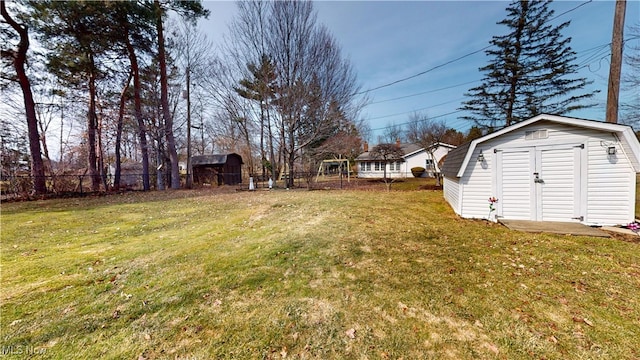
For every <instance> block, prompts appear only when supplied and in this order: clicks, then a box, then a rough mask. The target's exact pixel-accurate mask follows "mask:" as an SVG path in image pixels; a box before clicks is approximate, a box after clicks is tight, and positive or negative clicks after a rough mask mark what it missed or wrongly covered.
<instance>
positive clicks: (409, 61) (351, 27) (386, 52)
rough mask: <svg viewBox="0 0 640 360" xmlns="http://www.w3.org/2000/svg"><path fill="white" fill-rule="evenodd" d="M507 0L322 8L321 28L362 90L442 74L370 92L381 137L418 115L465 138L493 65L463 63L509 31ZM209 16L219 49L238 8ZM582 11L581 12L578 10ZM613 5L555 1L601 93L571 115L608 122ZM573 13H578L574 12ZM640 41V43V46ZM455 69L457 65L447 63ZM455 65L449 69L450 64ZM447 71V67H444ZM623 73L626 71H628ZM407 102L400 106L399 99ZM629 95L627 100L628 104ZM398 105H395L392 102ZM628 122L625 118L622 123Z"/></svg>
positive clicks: (637, 12) (631, 11)
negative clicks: (467, 101)
mask: <svg viewBox="0 0 640 360" xmlns="http://www.w3.org/2000/svg"><path fill="white" fill-rule="evenodd" d="M508 4H509V2H507V1H411V2H405V1H402V2H400V1H318V2H315V3H314V7H315V9H316V11H317V15H318V21H319V22H320V23H323V24H325V25H326V26H327V27H328V29H329V30H330V31H331V33H332V34H333V36H334V37H335V38H336V40H337V41H338V43H339V44H340V45H341V47H342V52H343V55H344V56H345V57H347V58H349V59H350V60H351V62H352V64H353V66H354V68H355V70H356V72H357V74H358V81H359V83H360V84H361V86H362V89H363V90H367V89H372V88H376V87H379V86H382V85H385V84H388V83H390V82H393V81H397V80H399V79H403V78H406V77H409V76H412V75H416V74H419V73H421V72H424V71H427V70H429V69H431V68H434V67H438V68H437V69H434V70H432V71H429V72H427V73H425V74H424V75H420V76H416V77H414V78H412V79H410V80H407V81H403V82H400V83H398V84H395V85H393V86H388V87H384V88H382V89H379V90H375V91H371V92H369V95H368V96H369V99H370V104H369V105H368V106H366V107H365V109H364V110H363V112H362V114H361V116H362V117H363V118H364V119H365V120H366V121H367V122H368V123H369V124H370V126H371V128H372V129H373V130H374V138H373V139H370V140H375V136H377V134H380V133H381V132H383V131H384V129H383V128H384V127H386V126H388V125H390V124H398V125H400V124H402V123H404V122H406V121H407V120H408V119H409V116H410V114H411V113H412V112H414V111H420V112H422V113H426V114H427V115H428V116H429V117H431V118H436V119H438V120H442V121H444V122H445V123H446V125H447V126H449V127H451V128H455V129H458V130H460V131H466V130H467V129H468V128H469V126H470V125H471V124H469V123H468V122H467V121H464V120H461V119H459V116H460V115H461V113H459V112H458V113H454V112H456V111H457V109H458V108H459V107H460V105H461V101H463V100H464V93H465V92H466V91H467V90H468V89H469V88H471V87H473V86H476V85H478V84H479V83H480V80H481V79H482V74H481V73H480V72H479V71H478V68H479V67H481V66H484V65H486V64H487V61H488V58H487V57H486V55H485V54H484V52H483V51H480V52H477V53H476V54H474V55H469V56H466V57H464V59H461V60H458V61H454V62H451V61H452V60H455V59H457V58H460V57H462V56H465V55H468V54H470V53H473V52H476V51H478V50H480V49H482V48H484V47H485V46H487V45H489V41H490V40H491V37H492V36H493V35H500V34H503V33H505V32H506V31H507V29H506V28H505V27H504V26H499V25H497V24H496V22H498V21H500V20H502V19H504V18H505V16H506V11H505V8H506V7H507V5H508ZM204 5H205V6H206V7H207V8H208V9H210V10H211V16H210V17H209V19H208V20H206V21H201V23H200V27H201V29H202V31H203V32H205V33H206V34H207V36H208V37H209V38H210V39H211V40H213V41H214V42H219V41H220V39H221V38H222V36H223V35H224V34H226V33H227V24H228V23H229V22H230V21H231V19H232V17H233V16H234V14H235V11H236V10H235V9H236V7H235V4H234V3H233V2H217V1H205V2H204ZM580 5H582V6H580ZM614 5H615V2H613V1H590V2H589V1H588V0H587V1H555V2H553V3H552V4H551V6H550V8H551V9H553V10H555V14H556V15H560V14H562V13H564V12H567V11H568V12H567V13H566V14H564V15H561V16H560V17H558V18H557V19H556V20H554V22H553V23H554V24H559V23H561V22H563V21H567V20H571V25H570V26H569V27H568V28H567V29H566V31H565V32H564V35H565V36H567V37H571V38H572V41H571V47H572V48H573V50H574V51H576V52H577V60H576V63H577V64H579V65H580V66H582V69H581V70H580V76H583V77H586V78H588V79H589V80H593V84H592V85H590V86H589V88H588V89H599V90H601V92H600V94H598V95H597V98H596V100H595V101H596V102H597V103H598V106H596V107H595V108H592V109H589V110H583V111H578V112H574V113H571V114H570V115H571V116H576V117H582V118H588V119H594V120H604V115H605V103H606V96H607V77H608V72H609V59H610V55H609V54H610V51H609V48H608V47H607V44H609V43H610V42H611V30H612V23H613V14H614ZM572 9H573V10H572ZM638 22H640V1H637V0H634V1H628V2H627V11H626V25H630V24H634V23H635V24H637V23H638ZM635 41H638V40H635ZM449 62H451V63H449ZM447 63H449V64H447ZM445 64H446V65H445ZM623 72H624V68H623ZM400 97H402V99H397V98H400ZM625 98H629V94H622V100H621V101H624V100H625ZM393 99H396V100H393ZM621 120H622V119H621Z"/></svg>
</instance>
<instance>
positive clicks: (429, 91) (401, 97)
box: [367, 80, 481, 105]
mask: <svg viewBox="0 0 640 360" xmlns="http://www.w3.org/2000/svg"><path fill="white" fill-rule="evenodd" d="M478 81H481V80H473V81H467V82H465V83H461V84H456V85H451V86H446V87H443V88H439V89H434V90H427V91H423V92H419V93H414V94H409V95H404V96H399V97H395V98H392V99H385V100H380V101H374V102H372V103H369V104H367V105H374V104H381V103H384V102H389V101H395V100H402V99H406V98H410V97H414V96H420V95H424V94H429V93H434V92H438V91H442V90H449V89H453V88H456V87H459V86H463V85H469V84H473V83H475V82H478Z"/></svg>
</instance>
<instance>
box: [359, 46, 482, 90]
mask: <svg viewBox="0 0 640 360" xmlns="http://www.w3.org/2000/svg"><path fill="white" fill-rule="evenodd" d="M490 47H491V45H487V46H485V47H483V48H482V49H480V50H476V51H473V52H470V53H468V54H465V55H462V56H460V57H458V58H455V59H453V60H449V61H447V62H445V63H443V64H440V65H436V66H434V67H432V68H429V69H427V70H425V71H421V72H419V73H417V74H414V75H411V76H407V77H405V78H402V79H399V80H395V81H392V82H390V83H387V84H384V85H380V86H377V87H374V88H371V89H367V90H364V91H360V92H357V93H355V94H354V95H360V94H365V93H368V92H371V91H375V90H380V89H382V88H386V87H389V86H392V85H395V84H397V83H401V82H403V81H407V80H410V79H413V78H416V77H418V76H422V75H424V74H426V73H429V72H431V71H433V70H436V69H439V68H441V67H444V66H447V65H449V64H452V63H454V62H456V61H459V60H462V59H464V58H467V57H469V56H471V55H475V54H477V53H479V52H481V51H484V50H486V49H488V48H490Z"/></svg>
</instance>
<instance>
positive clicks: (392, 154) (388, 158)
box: [369, 142, 404, 191]
mask: <svg viewBox="0 0 640 360" xmlns="http://www.w3.org/2000/svg"><path fill="white" fill-rule="evenodd" d="M369 155H370V156H371V158H372V159H375V160H378V161H380V162H382V166H383V174H384V175H383V180H384V183H385V184H386V185H387V191H390V190H391V184H392V183H393V182H394V181H395V180H396V179H393V178H391V179H389V178H387V165H388V164H390V163H392V162H403V161H404V159H403V156H404V152H403V151H402V148H401V147H400V144H399V143H397V142H396V143H383V144H378V145H376V146H374V147H373V149H371V151H370V152H369Z"/></svg>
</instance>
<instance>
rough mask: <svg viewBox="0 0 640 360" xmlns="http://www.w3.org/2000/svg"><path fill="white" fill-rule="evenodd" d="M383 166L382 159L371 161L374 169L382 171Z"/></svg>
mask: <svg viewBox="0 0 640 360" xmlns="http://www.w3.org/2000/svg"><path fill="white" fill-rule="evenodd" d="M383 166H384V163H383V162H382V161H375V162H374V163H373V167H374V170H375V171H382V170H383Z"/></svg>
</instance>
